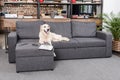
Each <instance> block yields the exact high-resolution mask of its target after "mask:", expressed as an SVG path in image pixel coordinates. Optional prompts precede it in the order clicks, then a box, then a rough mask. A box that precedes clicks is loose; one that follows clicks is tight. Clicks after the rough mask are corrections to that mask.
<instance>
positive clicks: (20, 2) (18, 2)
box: [4, 1, 37, 5]
mask: <svg viewBox="0 0 120 80" xmlns="http://www.w3.org/2000/svg"><path fill="white" fill-rule="evenodd" d="M4 4H28V5H29V4H37V2H22V1H15V2H4Z"/></svg>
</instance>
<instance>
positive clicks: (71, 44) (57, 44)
mask: <svg viewBox="0 0 120 80" xmlns="http://www.w3.org/2000/svg"><path fill="white" fill-rule="evenodd" d="M52 44H53V46H54V48H55V49H59V48H77V47H79V45H78V41H77V40H75V39H70V41H60V42H53V43H52Z"/></svg>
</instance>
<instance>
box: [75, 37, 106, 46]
mask: <svg viewBox="0 0 120 80" xmlns="http://www.w3.org/2000/svg"><path fill="white" fill-rule="evenodd" d="M74 39H75V40H77V42H78V44H79V47H82V48H83V47H86V48H87V47H104V46H105V45H106V44H105V43H106V42H105V40H102V39H99V38H74Z"/></svg>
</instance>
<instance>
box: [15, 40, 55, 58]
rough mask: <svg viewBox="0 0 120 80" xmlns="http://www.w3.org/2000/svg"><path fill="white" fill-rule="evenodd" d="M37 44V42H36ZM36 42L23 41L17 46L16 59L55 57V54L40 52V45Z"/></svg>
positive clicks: (45, 51) (46, 51)
mask: <svg viewBox="0 0 120 80" xmlns="http://www.w3.org/2000/svg"><path fill="white" fill-rule="evenodd" d="M35 42H36V41H35ZM35 42H34V41H33V42H32V41H28V42H26V41H25V42H24V41H23V40H21V41H20V42H18V43H17V45H16V53H17V55H16V57H38V56H53V53H51V54H50V53H49V52H48V50H40V49H38V48H39V46H40V45H39V43H37V42H36V43H35Z"/></svg>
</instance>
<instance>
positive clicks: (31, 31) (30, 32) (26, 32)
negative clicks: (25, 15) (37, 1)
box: [16, 21, 44, 39]
mask: <svg viewBox="0 0 120 80" xmlns="http://www.w3.org/2000/svg"><path fill="white" fill-rule="evenodd" d="M42 24H44V22H43V21H29V22H28V21H17V22H16V31H17V34H18V36H19V38H21V39H24V38H26V39H27V38H28V39H31V38H33V39H34V38H39V36H38V35H39V31H40V25H42Z"/></svg>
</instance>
